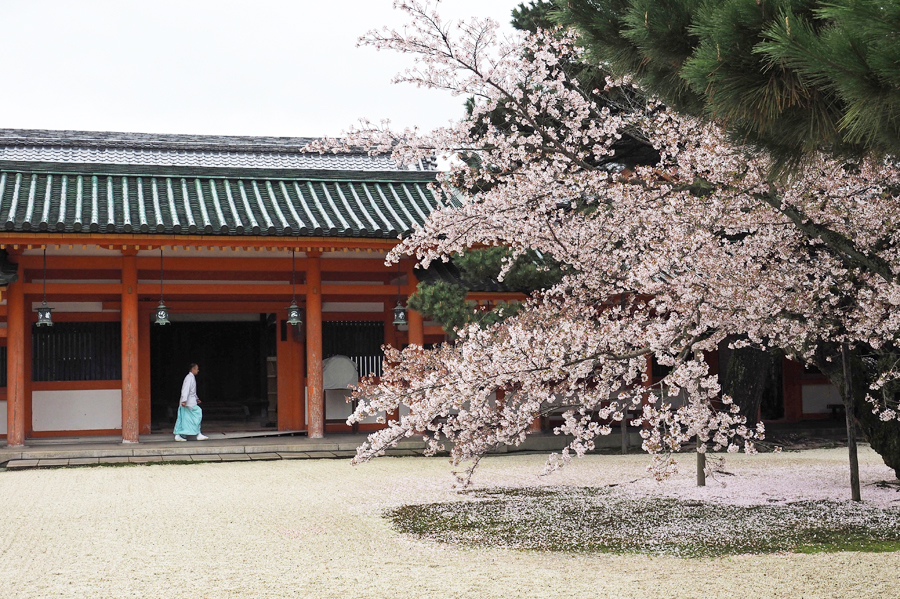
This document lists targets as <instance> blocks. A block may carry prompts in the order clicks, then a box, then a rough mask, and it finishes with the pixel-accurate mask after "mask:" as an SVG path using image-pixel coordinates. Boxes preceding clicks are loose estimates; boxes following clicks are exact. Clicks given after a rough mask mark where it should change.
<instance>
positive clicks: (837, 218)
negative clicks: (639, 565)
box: [311, 0, 900, 478]
mask: <svg viewBox="0 0 900 599" xmlns="http://www.w3.org/2000/svg"><path fill="white" fill-rule="evenodd" d="M396 5H397V6H398V7H399V8H400V9H401V10H404V11H406V12H407V13H408V14H409V16H410V19H411V21H410V25H409V27H408V28H407V29H406V30H404V31H400V32H398V31H388V30H384V31H375V32H370V33H369V34H368V35H367V36H366V37H365V38H363V40H362V42H363V43H365V44H370V45H373V46H375V47H377V48H382V49H391V50H396V51H400V52H403V53H408V54H411V55H412V56H413V57H414V60H415V64H416V66H415V68H413V69H411V70H409V71H407V72H406V73H404V74H403V75H401V76H400V77H399V78H398V80H399V81H404V82H411V83H414V84H416V85H419V86H424V87H430V88H435V89H443V90H449V91H451V92H452V93H454V94H457V95H460V96H463V97H466V98H472V99H473V101H474V106H473V108H472V110H471V114H470V115H469V116H468V117H466V118H464V119H462V120H461V121H459V122H458V123H456V124H454V125H452V126H449V127H447V128H443V129H439V130H437V131H434V132H432V133H429V134H422V133H420V132H418V131H415V130H406V131H403V132H400V133H395V132H392V131H391V130H390V129H389V127H387V126H375V125H372V124H371V123H368V122H363V124H362V126H361V127H360V128H357V129H354V130H352V131H350V132H349V133H348V134H347V135H346V136H345V137H344V138H342V139H333V140H329V139H325V140H322V141H320V142H317V143H316V144H314V145H313V146H312V147H311V149H312V150H317V151H341V150H344V149H346V148H347V147H348V146H352V147H364V148H367V149H368V150H369V151H371V152H391V153H392V154H393V156H394V158H395V159H396V160H397V161H398V162H402V163H409V162H412V161H415V160H418V159H420V158H422V157H425V156H430V155H434V154H438V155H444V156H448V157H463V158H465V160H455V161H453V162H452V166H451V169H450V171H449V173H443V174H442V175H441V176H440V179H439V180H438V181H436V183H435V188H436V189H437V190H438V191H439V192H441V193H443V194H445V195H447V196H453V197H455V198H456V199H457V200H458V202H457V203H458V204H459V205H458V206H454V207H447V208H443V209H440V210H437V211H436V212H434V213H433V214H432V215H431V216H430V218H429V219H428V221H427V222H426V223H425V226H424V227H420V228H417V229H416V230H415V231H414V232H413V233H412V234H411V235H410V236H408V237H407V238H405V239H403V240H402V242H401V243H400V244H399V246H398V247H397V248H396V250H395V251H394V252H393V253H392V255H391V256H390V259H391V260H396V259H398V258H399V257H400V256H401V255H413V256H416V257H417V258H418V259H419V260H420V262H421V264H422V265H423V266H426V267H427V266H428V264H429V263H430V262H432V261H435V260H442V261H447V260H448V259H449V257H450V256H451V255H452V254H453V253H455V252H460V251H463V250H465V249H467V248H472V247H483V246H492V245H503V246H506V247H509V248H511V249H512V250H513V251H514V252H515V253H517V254H521V253H523V252H525V251H527V250H537V251H539V252H540V253H542V254H544V255H546V256H550V257H552V258H554V259H555V260H557V261H558V262H560V263H561V264H563V265H564V269H565V272H566V274H565V276H564V278H563V279H562V281H561V282H560V283H559V284H557V285H555V286H554V287H552V288H550V289H545V290H542V292H541V293H539V294H537V295H536V296H535V297H533V298H532V299H531V300H529V301H528V302H527V305H526V307H525V310H523V311H522V312H521V313H520V314H518V315H517V316H515V317H512V318H510V319H508V320H506V321H504V322H502V323H500V324H498V325H495V326H492V327H490V328H486V329H483V328H479V327H477V326H473V327H470V328H468V329H465V330H463V331H460V332H459V337H458V341H457V342H456V343H455V344H453V345H449V344H448V345H443V346H441V347H438V348H436V349H434V350H423V349H422V348H417V347H410V348H407V349H405V350H404V351H402V352H398V351H396V350H389V351H388V352H387V362H388V363H389V364H391V367H390V368H388V369H387V371H386V372H385V374H384V376H383V377H382V379H381V380H380V381H377V382H376V381H366V382H364V383H363V384H362V385H361V386H360V388H359V390H358V391H357V392H356V398H357V399H358V400H359V408H358V410H357V411H356V413H355V414H354V415H353V416H351V418H350V420H351V422H355V421H360V420H362V419H365V418H367V417H371V416H373V415H375V414H377V413H378V412H380V411H385V412H388V413H392V412H395V411H397V410H398V409H399V407H400V406H401V405H404V406H407V407H408V408H409V413H408V415H404V416H402V417H401V418H400V419H399V420H397V421H395V420H388V422H387V425H388V426H387V428H385V429H384V430H382V431H379V432H376V433H373V434H372V435H371V436H370V437H369V439H368V441H367V442H366V443H365V444H364V445H363V446H362V447H361V448H360V449H359V451H358V455H357V458H356V461H357V462H358V461H364V460H367V459H369V458H371V457H373V456H375V455H379V454H380V453H381V452H383V451H384V449H386V448H388V447H390V446H391V445H392V444H394V443H396V442H397V441H399V440H400V439H402V438H404V437H409V436H412V435H415V434H423V435H424V436H425V437H426V438H427V440H428V443H429V449H430V451H438V450H440V449H442V448H443V447H444V446H445V445H444V444H445V443H447V442H448V441H449V442H451V443H452V450H451V456H452V460H453V462H454V463H455V464H458V465H459V464H462V463H464V462H465V463H466V464H468V470H467V471H466V474H465V475H464V478H467V476H468V475H471V470H472V468H474V466H475V465H477V463H478V459H479V457H480V456H482V455H483V454H484V453H486V452H488V451H490V450H491V449H493V448H495V447H496V446H498V445H502V444H518V443H521V442H522V441H523V440H524V439H525V436H526V435H527V433H528V430H529V425H530V423H531V422H532V421H533V420H534V419H535V418H536V417H540V416H546V415H550V414H557V415H561V417H562V420H563V424H562V425H561V426H559V427H558V428H557V429H556V432H557V433H560V434H564V435H568V436H569V438H570V443H569V445H568V447H567V449H566V450H565V451H564V452H563V453H562V455H561V456H558V457H556V458H554V459H552V460H551V462H550V464H549V465H548V468H549V469H553V468H555V467H557V466H558V465H560V464H562V463H565V462H566V461H567V460H568V459H569V456H570V455H572V454H575V455H583V454H584V453H585V452H587V451H590V450H591V449H593V448H594V442H595V440H596V438H597V437H598V436H599V435H603V434H608V433H609V432H610V430H611V426H612V424H613V423H615V422H616V421H620V420H621V419H622V418H627V416H626V414H627V410H628V409H629V408H630V409H637V408H640V409H642V413H641V416H640V417H638V418H636V420H635V423H636V424H639V425H641V426H642V429H641V434H642V436H643V448H644V449H645V450H646V451H648V452H650V453H651V454H652V455H653V456H654V460H653V464H652V466H651V468H652V470H653V471H654V473H656V474H657V476H660V477H663V476H665V475H666V474H667V473H668V472H670V471H671V467H672V466H673V465H674V460H673V458H672V455H671V454H672V453H673V452H676V451H678V450H679V449H681V448H682V447H683V446H685V445H686V444H688V443H689V442H691V443H694V442H695V443H697V448H698V451H701V452H704V451H706V450H708V449H711V450H715V451H718V450H723V449H724V450H726V451H730V452H731V451H737V450H739V449H742V448H743V449H744V450H746V451H750V452H752V451H754V449H753V440H754V439H757V438H761V437H762V433H763V431H762V427H760V428H759V429H757V430H750V429H748V428H747V427H746V426H745V420H744V419H743V418H742V417H741V416H739V415H738V413H737V412H738V410H737V408H736V407H735V406H733V405H731V402H730V400H729V399H728V398H727V397H725V398H723V397H722V396H721V390H720V388H719V385H718V383H717V377H716V376H714V375H711V374H710V372H709V368H708V364H707V362H706V359H705V356H706V355H708V353H709V352H712V351H714V350H715V349H716V348H717V346H718V344H719V343H720V342H721V341H722V340H724V339H726V338H727V337H729V336H733V335H743V336H746V338H748V339H749V342H748V343H751V344H754V345H756V346H759V347H763V348H767V347H770V348H780V349H782V350H784V351H785V352H786V353H787V354H788V355H791V356H794V357H796V358H797V359H799V360H802V361H808V360H811V359H812V358H813V356H814V354H815V352H816V350H817V348H820V347H822V344H824V343H843V342H849V343H851V344H865V345H866V346H867V347H870V348H872V349H873V351H881V352H888V353H889V352H891V351H893V347H894V346H895V344H896V342H897V335H898V331H900V309H898V307H900V283H898V275H900V233H898V223H900V202H898V189H900V177H898V168H897V166H896V164H895V163H894V162H893V161H892V160H890V159H875V158H866V159H860V160H858V161H855V162H852V163H848V162H847V161H839V160H834V159H831V158H828V157H827V156H824V155H823V156H818V157H816V158H813V159H810V161H809V163H808V164H807V165H805V168H803V169H802V170H801V171H800V173H799V174H796V175H793V176H791V177H781V178H776V177H773V176H772V175H771V173H772V171H773V168H772V164H771V163H770V161H769V160H768V159H767V158H766V156H764V155H762V154H759V153H757V152H754V151H753V150H752V149H750V148H746V147H742V146H738V145H734V144H732V143H728V142H726V140H725V137H724V135H723V133H722V131H721V130H720V129H719V128H717V127H716V126H715V125H711V124H707V123H702V122H699V121H697V120H695V119H691V118H687V117H684V116H681V115H678V114H676V113H674V112H672V111H670V110H668V109H666V108H665V107H663V106H661V105H660V104H659V103H657V102H655V101H652V100H651V101H636V100H635V95H634V94H633V90H632V89H631V87H630V84H628V83H627V82H621V81H620V82H616V81H613V80H611V79H607V81H606V86H605V89H603V90H585V89H583V88H582V86H581V85H580V84H579V82H578V81H576V80H574V79H573V78H572V77H571V76H570V75H569V73H570V72H571V71H572V69H569V68H566V67H567V66H570V65H572V64H574V63H576V62H578V61H580V60H583V56H582V55H581V52H580V50H579V49H578V47H577V44H576V40H574V39H573V38H571V37H570V36H568V35H566V34H563V33H559V32H554V33H552V34H551V33H541V34H538V35H525V34H522V35H518V36H517V37H513V38H511V39H503V40H500V39H499V38H498V34H497V26H496V24H495V23H492V22H491V21H488V20H485V21H478V20H476V21H472V22H470V23H458V24H452V23H445V22H443V21H442V20H441V19H440V18H439V16H438V15H437V14H435V13H434V11H433V9H432V7H431V5H430V4H429V3H423V2H419V1H416V0H409V1H405V2H397V3H396ZM623 140H629V141H631V142H632V143H644V144H646V145H647V146H648V147H652V148H653V149H655V151H656V152H657V153H658V155H659V161H658V163H656V164H652V165H640V164H626V163H625V159H624V158H623V157H621V156H620V154H619V152H621V148H622V147H623V146H622V142H623ZM651 357H652V358H653V359H655V360H656V361H657V362H658V363H659V364H662V365H664V366H668V367H670V368H671V370H670V372H669V374H667V375H666V376H665V377H664V378H663V379H662V380H659V381H652V380H650V379H649V378H648V374H647V361H648V359H650V358H651ZM498 390H499V391H501V392H502V393H501V396H502V399H495V392H497V391H498ZM873 406H875V408H876V409H879V410H882V417H883V418H888V417H894V415H895V414H896V412H895V411H893V410H892V409H891V408H890V407H888V406H885V405H882V404H878V403H877V402H873Z"/></svg>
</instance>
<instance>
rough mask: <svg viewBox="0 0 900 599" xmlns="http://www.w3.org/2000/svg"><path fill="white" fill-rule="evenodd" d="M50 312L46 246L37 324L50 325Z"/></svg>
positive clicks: (51, 322) (51, 309)
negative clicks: (41, 296) (42, 299)
mask: <svg viewBox="0 0 900 599" xmlns="http://www.w3.org/2000/svg"><path fill="white" fill-rule="evenodd" d="M51 312H53V308H51V307H50V306H48V305H47V248H44V301H43V302H41V307H40V308H38V309H37V313H38V321H37V326H39V327H52V326H53V319H52V317H51V315H50V313H51Z"/></svg>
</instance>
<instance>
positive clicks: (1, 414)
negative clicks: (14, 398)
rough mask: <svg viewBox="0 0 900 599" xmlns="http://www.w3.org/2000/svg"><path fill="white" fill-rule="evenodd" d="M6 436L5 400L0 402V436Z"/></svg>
mask: <svg viewBox="0 0 900 599" xmlns="http://www.w3.org/2000/svg"><path fill="white" fill-rule="evenodd" d="M5 434H6V400H4V401H0V435H5Z"/></svg>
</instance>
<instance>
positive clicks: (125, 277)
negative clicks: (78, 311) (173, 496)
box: [122, 252, 140, 443]
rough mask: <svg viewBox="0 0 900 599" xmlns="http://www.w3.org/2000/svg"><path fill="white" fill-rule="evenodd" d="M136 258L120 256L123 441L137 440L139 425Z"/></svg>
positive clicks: (134, 441)
mask: <svg viewBox="0 0 900 599" xmlns="http://www.w3.org/2000/svg"><path fill="white" fill-rule="evenodd" d="M137 283H138V274H137V258H136V256H135V254H134V253H133V252H130V253H127V254H125V255H124V256H122V442H123V443H137V442H138V440H139V439H138V434H139V427H140V403H139V401H138V397H139V388H138V380H139V365H138V356H139V352H140V350H139V347H138V296H137Z"/></svg>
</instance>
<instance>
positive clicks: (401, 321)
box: [394, 300, 409, 327]
mask: <svg viewBox="0 0 900 599" xmlns="http://www.w3.org/2000/svg"><path fill="white" fill-rule="evenodd" d="M408 323H409V321H407V320H406V306H404V305H403V303H402V302H400V301H399V300H398V301H397V305H396V306H394V326H398V327H399V326H403V325H405V324H408Z"/></svg>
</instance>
